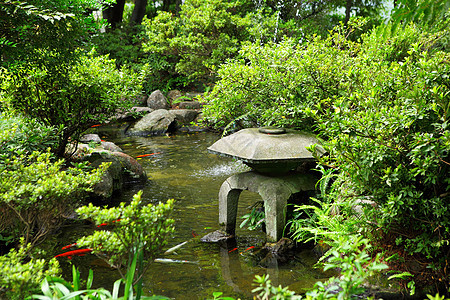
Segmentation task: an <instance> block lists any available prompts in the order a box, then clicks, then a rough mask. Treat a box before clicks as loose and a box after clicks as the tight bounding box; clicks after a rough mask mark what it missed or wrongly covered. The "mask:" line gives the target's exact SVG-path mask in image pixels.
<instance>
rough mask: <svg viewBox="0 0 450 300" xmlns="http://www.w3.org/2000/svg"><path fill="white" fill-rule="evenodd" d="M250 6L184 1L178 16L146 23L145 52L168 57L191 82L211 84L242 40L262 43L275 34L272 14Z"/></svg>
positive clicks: (212, 0) (215, 0)
mask: <svg viewBox="0 0 450 300" xmlns="http://www.w3.org/2000/svg"><path fill="white" fill-rule="evenodd" d="M251 7H252V6H251V5H250V6H249V5H248V4H247V3H245V1H234V0H233V1H223V0H207V1H200V0H188V1H184V3H183V5H182V6H181V11H180V15H179V17H177V16H173V15H172V14H171V13H169V12H159V13H158V15H157V16H156V17H155V18H153V19H152V20H144V23H143V24H144V26H145V28H146V35H147V38H146V41H145V43H144V45H143V46H144V50H145V51H147V52H149V53H154V54H158V55H162V56H164V57H167V59H168V61H169V62H170V63H171V65H172V66H174V67H175V71H176V72H177V73H179V74H182V75H184V76H187V77H188V78H189V79H190V80H199V81H211V80H213V79H214V72H215V70H216V69H217V67H218V66H219V65H220V64H222V63H223V62H225V61H226V60H227V59H228V58H230V57H234V56H235V55H236V54H237V52H238V50H239V48H240V43H241V41H245V40H250V39H253V40H256V39H260V40H263V39H265V38H266V34H269V32H271V33H273V32H274V31H275V29H274V27H275V18H274V17H273V15H271V14H270V13H269V12H264V11H262V10H261V11H260V12H258V13H255V12H253V11H252V9H251ZM271 16H272V17H271ZM262 19H264V21H262ZM262 26H267V27H269V28H271V29H269V30H267V28H262ZM255 36H256V37H255ZM169 72H172V70H169Z"/></svg>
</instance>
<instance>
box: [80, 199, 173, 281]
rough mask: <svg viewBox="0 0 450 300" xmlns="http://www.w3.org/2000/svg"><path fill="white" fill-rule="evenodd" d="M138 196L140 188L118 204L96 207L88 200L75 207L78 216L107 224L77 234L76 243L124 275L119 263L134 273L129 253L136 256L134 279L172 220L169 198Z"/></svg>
mask: <svg viewBox="0 0 450 300" xmlns="http://www.w3.org/2000/svg"><path fill="white" fill-rule="evenodd" d="M141 196H142V191H140V192H138V193H137V194H136V195H134V197H133V200H132V201H131V203H129V204H128V205H126V204H125V203H123V202H122V203H120V205H119V206H118V207H112V208H100V207H96V206H93V205H92V203H90V204H89V205H88V206H83V207H80V208H78V209H77V213H78V214H79V215H80V217H81V218H84V219H91V220H92V221H93V222H94V223H95V224H96V225H97V226H99V227H102V226H108V227H109V228H108V227H105V230H101V231H95V232H94V233H93V234H92V235H89V236H84V237H82V238H80V239H79V240H78V241H77V245H78V246H80V247H88V248H90V249H93V253H94V254H96V255H98V257H100V258H101V259H103V260H105V261H106V262H107V263H108V264H109V265H110V266H112V267H114V268H116V269H117V270H118V271H119V272H120V274H121V275H122V277H123V278H124V279H125V275H124V274H123V273H122V271H123V270H122V269H123V267H126V269H127V271H128V272H130V271H133V273H134V270H135V267H131V266H132V263H133V257H134V256H138V257H137V258H135V259H134V263H136V259H137V260H138V261H139V263H138V265H137V267H136V271H137V272H136V279H135V280H136V281H139V280H141V279H142V276H143V274H144V272H145V270H147V269H148V268H149V266H150V261H148V260H152V259H153V258H154V257H155V255H157V254H159V253H160V252H161V250H162V248H163V246H164V245H166V243H167V238H168V237H169V236H170V235H171V234H172V233H173V231H174V225H173V224H174V222H175V221H174V220H173V219H171V218H170V214H171V212H172V210H173V203H174V200H173V199H171V200H168V201H167V202H166V203H161V202H160V203H158V204H157V205H153V204H151V203H150V204H147V205H143V203H142V200H141ZM144 260H146V263H145V264H144ZM135 266H136V265H135Z"/></svg>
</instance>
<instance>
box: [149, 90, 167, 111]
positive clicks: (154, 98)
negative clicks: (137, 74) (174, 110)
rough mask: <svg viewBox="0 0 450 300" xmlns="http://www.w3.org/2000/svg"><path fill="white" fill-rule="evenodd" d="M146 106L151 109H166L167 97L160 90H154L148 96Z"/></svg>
mask: <svg viewBox="0 0 450 300" xmlns="http://www.w3.org/2000/svg"><path fill="white" fill-rule="evenodd" d="M147 106H148V107H150V108H152V109H168V108H169V107H170V106H169V103H168V102H167V98H166V97H165V96H164V95H163V93H162V92H161V91H160V90H156V91H154V92H153V93H151V94H150V96H148V99H147Z"/></svg>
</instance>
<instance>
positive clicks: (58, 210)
mask: <svg viewBox="0 0 450 300" xmlns="http://www.w3.org/2000/svg"><path fill="white" fill-rule="evenodd" d="M63 164H64V161H63V160H58V161H53V160H52V156H51V154H50V153H49V152H47V153H39V152H33V153H31V154H29V155H26V154H21V155H18V156H17V157H14V156H13V157H12V158H8V157H3V158H2V160H1V163H0V210H1V214H0V234H1V235H2V236H13V237H14V238H15V239H16V240H17V239H18V238H19V237H21V236H23V237H24V238H25V243H28V242H31V243H32V244H34V243H36V242H38V241H40V240H42V239H43V238H44V237H45V236H46V235H47V234H48V233H49V232H51V231H52V230H54V229H56V228H58V226H59V225H60V224H61V222H62V221H63V215H64V214H65V213H67V212H69V211H70V209H73V207H74V206H75V205H76V203H78V202H79V201H80V200H81V199H82V198H83V197H84V196H86V192H87V191H90V190H91V186H92V185H93V184H95V183H97V182H98V181H99V180H100V179H101V176H102V174H103V172H104V170H105V167H106V166H102V167H100V168H98V169H96V170H93V171H91V172H89V173H88V172H84V171H82V170H79V169H75V168H68V169H65V170H63Z"/></svg>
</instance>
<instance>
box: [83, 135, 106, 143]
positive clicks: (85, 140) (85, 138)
mask: <svg viewBox="0 0 450 300" xmlns="http://www.w3.org/2000/svg"><path fill="white" fill-rule="evenodd" d="M101 141H102V140H101V139H100V137H99V135H98V134H95V133H88V134H85V135H83V136H82V137H80V142H82V143H91V142H94V143H100V142H101Z"/></svg>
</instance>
